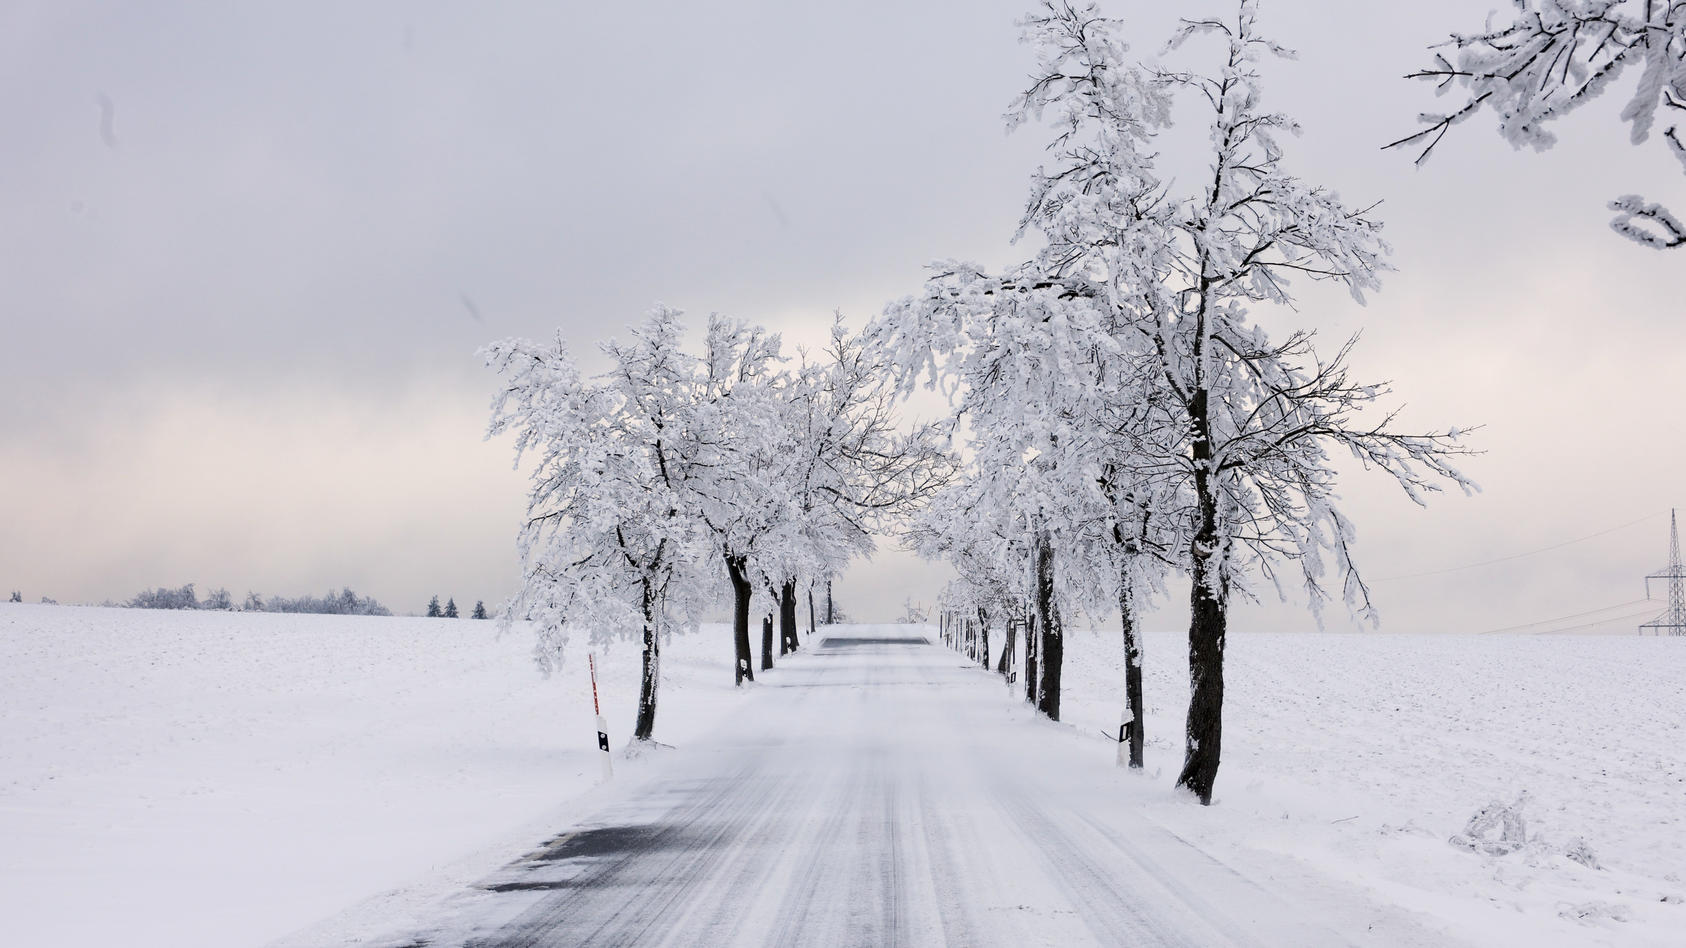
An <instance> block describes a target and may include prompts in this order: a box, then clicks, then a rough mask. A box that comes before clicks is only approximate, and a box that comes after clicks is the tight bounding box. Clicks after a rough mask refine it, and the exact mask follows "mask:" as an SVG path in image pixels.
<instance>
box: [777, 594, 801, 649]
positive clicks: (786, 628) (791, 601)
mask: <svg viewBox="0 0 1686 948" xmlns="http://www.w3.org/2000/svg"><path fill="white" fill-rule="evenodd" d="M797 645H798V643H797V641H796V580H795V579H787V580H785V581H784V588H783V589H780V590H779V654H780V655H788V654H790V653H791V652H794V651H796V647H797Z"/></svg>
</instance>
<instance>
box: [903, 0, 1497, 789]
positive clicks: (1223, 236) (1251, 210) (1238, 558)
mask: <svg viewBox="0 0 1686 948" xmlns="http://www.w3.org/2000/svg"><path fill="white" fill-rule="evenodd" d="M1023 28H1024V35H1025V39H1026V40H1027V41H1028V43H1029V44H1030V45H1031V46H1032V47H1033V48H1034V49H1035V51H1036V57H1037V67H1036V70H1035V72H1034V74H1033V76H1034V78H1033V80H1032V82H1031V83H1030V85H1029V87H1028V89H1027V90H1026V91H1025V92H1024V93H1023V94H1022V95H1021V96H1019V97H1018V99H1017V100H1016V101H1015V102H1014V103H1013V106H1012V109H1011V111H1010V113H1009V117H1008V122H1009V127H1018V126H1021V125H1028V124H1036V123H1045V124H1046V125H1047V127H1048V128H1049V129H1050V130H1051V133H1052V137H1051V140H1050V141H1049V144H1048V149H1047V151H1048V154H1049V155H1050V158H1049V160H1048V163H1047V164H1046V165H1045V166H1043V167H1042V168H1039V169H1038V170H1037V171H1036V173H1035V174H1034V175H1033V176H1032V178H1031V185H1030V193H1029V197H1028V200H1027V201H1026V208H1025V212H1024V216H1023V218H1022V221H1021V223H1020V225H1019V229H1018V236H1020V237H1024V236H1027V235H1029V236H1033V237H1036V238H1039V239H1040V243H1041V248H1040V249H1039V250H1037V252H1036V253H1035V254H1034V255H1033V256H1031V257H1030V259H1028V260H1026V261H1024V262H1023V263H1022V264H1020V265H1018V266H1016V267H1014V268H1013V269H1011V270H1009V271H1007V272H1003V273H991V272H987V271H986V270H984V269H983V268H981V267H978V266H975V265H973V264H969V263H963V262H953V261H949V262H941V263H938V264H936V265H935V267H934V270H935V273H934V275H933V276H932V278H931V279H930V281H929V282H928V283H927V285H926V287H925V289H924V291H923V292H921V293H919V294H917V295H915V296H912V297H909V298H907V299H904V300H902V301H900V302H898V303H895V304H893V305H891V306H890V307H889V308H888V309H887V311H886V312H885V314H884V316H883V317H882V319H881V320H880V321H879V322H878V323H877V324H875V325H874V326H873V327H872V329H871V346H872V347H873V348H874V350H875V351H877V352H879V353H881V355H880V357H879V359H880V361H882V362H883V363H884V364H886V365H889V366H892V367H894V368H895V370H896V371H897V385H898V391H900V392H902V393H907V392H910V391H911V390H912V389H913V388H914V387H915V386H916V385H917V384H919V382H920V380H925V381H926V382H928V383H931V384H935V385H938V386H941V387H943V388H944V389H945V390H946V391H947V392H948V393H949V394H950V397H951V400H952V403H953V404H954V405H955V408H956V425H955V427H956V430H957V431H958V432H960V437H961V438H962V441H963V448H964V450H963V452H962V453H963V456H964V457H966V458H967V459H968V462H969V463H968V464H967V466H966V469H965V476H963V477H961V478H958V479H956V481H955V482H954V483H953V484H951V485H950V486H948V487H947V488H946V489H945V490H944V491H943V493H942V494H941V496H939V497H938V498H936V499H935V500H934V501H933V502H932V503H931V504H930V505H929V506H928V508H927V509H926V511H925V512H924V515H923V516H921V517H920V518H919V519H918V521H917V522H916V524H915V525H914V528H913V530H912V534H911V536H912V540H913V543H914V545H915V547H916V548H917V549H919V550H920V551H922V552H924V553H926V554H928V555H934V556H944V557H946V558H947V559H948V560H949V561H950V562H952V563H953V564H954V566H955V568H956V571H957V572H958V574H959V578H958V579H957V581H956V582H955V584H954V585H953V586H952V587H951V588H950V589H949V590H948V593H947V595H946V597H945V605H946V608H947V609H948V610H950V611H954V610H956V609H962V610H964V611H965V613H966V615H967V616H968V617H971V616H973V615H975V616H976V621H977V622H979V623H980V624H982V625H983V626H984V627H985V636H986V637H987V627H988V626H989V625H991V624H992V623H999V624H1001V625H1002V626H1004V627H1005V628H1007V629H1017V628H1019V627H1020V626H1021V625H1022V626H1023V627H1024V628H1026V629H1033V630H1034V634H1033V635H1031V636H1028V637H1027V641H1026V642H1025V658H1026V687H1027V698H1028V699H1029V700H1031V701H1033V702H1034V703H1035V704H1036V706H1037V707H1038V708H1039V709H1040V710H1041V711H1042V712H1044V713H1046V714H1047V715H1048V716H1050V717H1054V718H1057V717H1058V716H1059V712H1060V668H1061V663H1062V658H1063V651H1064V648H1065V645H1066V643H1065V637H1064V634H1063V632H1064V625H1063V619H1062V612H1063V611H1065V610H1071V609H1081V610H1083V611H1086V612H1090V613H1094V612H1099V611H1101V610H1107V611H1110V610H1112V609H1117V610H1118V611H1119V612H1120V613H1121V615H1122V625H1123V628H1122V635H1123V639H1124V645H1125V654H1126V682H1125V689H1126V707H1127V711H1126V714H1125V718H1126V726H1125V734H1124V737H1125V738H1126V739H1127V743H1128V745H1129V763H1130V764H1131V765H1132V766H1137V767H1139V766H1141V763H1142V743H1143V741H1142V726H1141V725H1142V700H1141V651H1140V648H1139V644H1138V641H1137V627H1138V623H1139V621H1140V609H1141V604H1142V603H1143V602H1145V601H1147V600H1148V598H1149V597H1151V595H1152V594H1153V593H1154V592H1155V591H1156V590H1159V589H1161V588H1163V586H1164V583H1165V581H1166V579H1167V577H1168V574H1169V573H1172V572H1176V573H1180V574H1184V575H1187V576H1188V577H1189V580H1190V593H1189V595H1190V606H1191V610H1192V611H1191V619H1190V625H1189V633H1188V648H1189V650H1188V660H1189V674H1190V678H1191V698H1190V704H1189V709H1188V716H1187V726H1186V731H1187V733H1186V750H1185V755H1184V762H1183V767H1182V770H1181V773H1180V774H1179V776H1178V785H1179V786H1182V787H1185V788H1187V789H1188V790H1190V791H1192V792H1193V793H1194V794H1196V795H1197V796H1198V797H1199V799H1200V800H1201V801H1202V802H1203V803H1209V802H1210V801H1211V797H1212V788H1213V783H1214V780H1215V778H1216V775H1217V771H1218V763H1219V754H1220V750H1221V742H1222V733H1223V732H1222V705H1223V688H1224V646H1225V638H1226V635H1227V631H1228V629H1227V626H1228V613H1229V604H1230V602H1231V601H1232V599H1233V597H1234V596H1235V595H1236V594H1238V593H1243V594H1244V593H1246V592H1247V591H1248V587H1247V585H1246V579H1247V576H1248V574H1249V573H1258V574H1262V575H1263V576H1264V577H1265V578H1266V579H1268V580H1269V581H1270V582H1271V583H1273V584H1275V585H1276V586H1277V588H1278V589H1279V590H1280V589H1281V586H1282V579H1283V576H1282V575H1281V568H1282V567H1283V566H1284V565H1291V567H1292V568H1293V570H1294V572H1296V573H1297V578H1298V580H1299V583H1300V585H1301V586H1302V587H1303V589H1304V591H1305V594H1306V595H1307V597H1308V599H1309V601H1310V603H1311V604H1312V606H1313V607H1314V608H1315V607H1317V606H1318V605H1319V604H1320V603H1322V602H1324V601H1326V600H1328V599H1330V598H1331V597H1333V596H1335V595H1339V596H1340V597H1341V598H1342V599H1343V600H1344V601H1345V603H1346V604H1347V605H1348V606H1349V607H1350V608H1353V609H1354V610H1356V611H1358V612H1359V613H1360V614H1364V613H1368V612H1370V603H1369V597H1368V591H1367V590H1366V588H1365V586H1364V583H1363V582H1362V580H1361V579H1360V578H1359V574H1358V571H1357V570H1356V568H1355V567H1354V565H1353V563H1352V560H1351V558H1350V555H1349V554H1350V544H1351V541H1352V537H1353V528H1352V524H1351V523H1350V522H1349V521H1348V520H1347V519H1346V518H1345V517H1344V516H1343V515H1342V514H1341V512H1340V511H1339V509H1338V508H1337V507H1336V505H1335V503H1334V500H1335V495H1334V486H1335V472H1334V468H1333V467H1332V465H1331V454H1332V453H1334V452H1347V453H1350V454H1351V455H1352V456H1354V457H1355V458H1357V459H1358V461H1360V462H1361V463H1362V466H1364V467H1365V468H1367V469H1375V470H1380V471H1383V472H1385V473H1386V474H1388V475H1390V476H1391V477H1392V478H1394V479H1395V480H1396V481H1397V482H1398V483H1399V485H1400V486H1401V487H1402V488H1404V490H1405V491H1406V492H1407V493H1408V494H1409V495H1410V496H1411V497H1412V498H1413V499H1416V500H1418V501H1419V502H1421V501H1422V500H1423V498H1424V496H1425V495H1426V494H1427V493H1429V492H1431V491H1435V490H1438V489H1440V487H1441V486H1442V485H1443V484H1453V485H1457V486H1459V487H1462V488H1464V489H1465V490H1469V489H1473V487H1474V485H1473V484H1472V483H1471V482H1470V481H1468V480H1467V479H1466V478H1465V477H1464V476H1463V475H1462V474H1461V473H1459V472H1458V470H1456V469H1455V468H1454V467H1453V466H1452V463H1451V462H1452V461H1453V460H1454V458H1455V456H1457V455H1460V454H1464V453H1467V450H1468V449H1467V448H1465V447H1464V446H1463V443H1462V441H1461V435H1460V432H1459V431H1457V430H1456V429H1450V430H1442V431H1438V432H1426V433H1408V432H1405V431H1401V430H1400V429H1399V426H1398V424H1397V419H1396V414H1395V413H1393V412H1389V411H1377V410H1375V408H1374V405H1375V403H1376V402H1377V401H1378V400H1380V399H1382V398H1383V397H1384V396H1386V395H1387V394H1388V389H1387V386H1386V385H1384V384H1373V383H1364V382H1358V381H1355V380H1354V379H1353V378H1352V377H1351V376H1350V374H1349V370H1348V358H1349V356H1350V354H1351V352H1352V348H1353V342H1354V341H1355V340H1351V339H1349V340H1347V341H1345V342H1343V343H1341V344H1339V345H1337V346H1335V347H1334V349H1333V351H1332V352H1329V351H1322V350H1320V349H1319V348H1318V347H1317V346H1316V345H1315V339H1314V334H1313V333H1312V332H1311V331H1308V330H1297V329H1296V330H1290V331H1288V332H1286V333H1285V334H1281V335H1273V334H1270V333H1267V332H1266V331H1265V330H1264V329H1263V328H1262V327H1261V325H1260V324H1259V323H1258V322H1256V321H1255V319H1254V317H1255V314H1256V311H1258V310H1260V309H1262V308H1266V307H1268V308H1269V309H1270V310H1272V311H1273V312H1274V313H1275V314H1277V315H1280V314H1282V313H1283V312H1284V311H1287V310H1289V308H1290V307H1291V306H1292V304H1293V303H1294V298H1293V296H1292V293H1291V286H1290V284H1291V281H1292V280H1309V281H1320V282H1329V283H1336V284H1339V285H1341V286H1342V287H1344V288H1345V289H1346V290H1348V291H1349V292H1350V294H1351V296H1352V298H1353V299H1354V300H1355V301H1357V302H1359V303H1362V302H1363V301H1364V294H1366V293H1367V292H1371V291H1374V290H1375V289H1377V288H1378V286H1379V278H1380V276H1381V274H1382V273H1383V272H1384V271H1385V270H1386V269H1387V264H1386V258H1387V255H1388V246H1387V244H1386V243H1384V242H1383V241H1382V239H1381V236H1380V225H1379V224H1378V223H1377V222H1376V221H1375V220H1374V219H1373V218H1372V217H1371V214H1370V209H1369V208H1363V207H1352V206H1349V205H1347V204H1344V203H1343V202H1342V201H1341V200H1340V199H1339V198H1338V197H1337V196H1336V195H1335V194H1334V193H1333V192H1331V191H1329V190H1327V189H1325V188H1323V187H1320V186H1318V185H1316V184H1313V183H1310V182H1307V181H1304V180H1301V179H1300V178H1298V177H1295V176H1294V175H1293V174H1292V173H1290V171H1289V170H1288V169H1287V167H1286V163H1285V161H1284V158H1283V153H1282V150H1281V149H1280V148H1279V147H1278V143H1277V136H1279V135H1281V134H1284V133H1289V132H1292V131H1293V129H1294V126H1293V123H1292V122H1291V121H1290V120H1289V119H1288V118H1287V117H1286V116H1284V115H1281V114H1278V113H1274V112H1270V111H1267V110H1265V109H1264V108H1263V107H1262V104H1261V103H1262V101H1263V99H1262V89H1261V82H1260V75H1259V72H1258V63H1259V62H1260V60H1262V59H1264V58H1266V57H1273V56H1281V55H1285V54H1286V50H1284V49H1283V48H1282V47H1280V46H1278V45H1277V44H1276V43H1274V42H1272V41H1270V40H1268V39H1266V38H1265V37H1264V35H1263V34H1261V32H1260V31H1259V28H1258V24H1257V9H1256V4H1255V3H1254V2H1253V0H1242V2H1240V3H1238V4H1237V5H1236V9H1235V12H1234V14H1233V15H1231V16H1228V17H1225V18H1223V19H1205V20H1185V21H1183V24H1182V26H1181V28H1180V29H1179V30H1178V31H1177V33H1176V34H1175V36H1174V37H1173V38H1172V41H1171V45H1170V48H1169V50H1168V54H1169V55H1173V56H1188V57H1190V58H1197V59H1200V60H1202V61H1204V62H1206V63H1208V64H1209V67H1208V68H1204V69H1192V70H1188V71H1178V70H1171V69H1166V68H1158V67H1150V66H1147V65H1144V64H1142V63H1139V62H1137V61H1135V60H1134V59H1132V58H1131V57H1130V54H1129V50H1128V47H1127V46H1126V45H1125V43H1124V41H1123V39H1122V29H1121V26H1120V24H1119V23H1118V22H1117V21H1114V20H1109V19H1105V18H1103V17H1102V16H1101V15H1100V13H1099V12H1098V10H1097V8H1096V7H1095V6H1094V5H1093V4H1091V3H1068V2H1052V0H1050V2H1046V3H1044V4H1043V6H1042V7H1041V9H1040V10H1038V11H1037V12H1036V13H1034V14H1033V15H1032V16H1030V17H1029V18H1028V19H1026V20H1025V21H1024V22H1023ZM1185 46H1186V47H1187V50H1186V51H1184V52H1178V51H1179V50H1184V47H1185ZM1185 109H1192V110H1195V111H1197V112H1199V113H1202V114H1203V116H1204V117H1203V119H1202V120H1201V121H1202V122H1203V124H1205V125H1206V128H1207V132H1208V134H1207V136H1206V138H1205V139H1204V142H1205V147H1206V151H1207V155H1206V159H1207V165H1206V168H1205V169H1204V173H1203V174H1201V175H1198V176H1197V175H1195V174H1193V173H1191V169H1188V168H1183V169H1176V170H1174V171H1170V172H1161V171H1160V169H1159V168H1158V167H1157V165H1156V161H1157V160H1158V156H1159V154H1160V153H1161V151H1162V149H1163V145H1164V143H1163V142H1162V141H1161V139H1162V136H1163V135H1164V134H1165V133H1166V132H1168V131H1169V130H1170V129H1171V127H1172V123H1173V118H1174V117H1176V116H1178V115H1180V114H1181V112H1182V110H1185ZM1021 617H1022V620H1021ZM1009 634H1011V633H1009ZM1003 670H1005V667H1003Z"/></svg>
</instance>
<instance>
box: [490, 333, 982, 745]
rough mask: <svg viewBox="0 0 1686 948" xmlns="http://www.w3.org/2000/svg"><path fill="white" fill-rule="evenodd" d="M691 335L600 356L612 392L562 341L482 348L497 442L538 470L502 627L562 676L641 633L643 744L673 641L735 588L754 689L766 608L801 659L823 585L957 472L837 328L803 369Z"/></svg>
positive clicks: (737, 637) (709, 336)
mask: <svg viewBox="0 0 1686 948" xmlns="http://www.w3.org/2000/svg"><path fill="white" fill-rule="evenodd" d="M683 330H684V325H683V322H682V320H681V314H680V313H679V311H677V310H674V309H670V308H667V307H662V306H658V307H657V308H656V309H655V310H654V311H652V312H651V314H650V315H649V317H648V319H646V320H645V322H644V323H643V324H642V326H641V327H640V328H639V329H637V330H636V331H634V332H633V333H632V338H631V340H630V341H629V342H624V343H623V342H619V341H613V342H609V343H608V344H606V345H605V346H604V347H603V351H604V353H605V354H606V355H607V356H608V359H609V362H610V366H611V367H610V369H609V370H608V371H607V372H605V373H604V374H602V375H600V376H597V377H586V376H584V375H582V373H581V371H580V369H579V367H578V364H577V363H576V361H575V360H574V358H573V356H572V355H571V354H570V352H569V350H568V347H567V345H566V343H565V342H564V340H562V339H561V338H560V337H558V338H557V339H556V340H555V341H554V342H551V343H537V342H531V341H527V340H518V339H516V340H506V341H503V342H499V343H495V344H494V345H492V346H490V347H488V349H487V350H486V356H487V360H488V363H489V365H491V367H492V368H494V369H495V370H496V371H498V372H499V373H500V374H501V375H502V377H503V378H504V382H505V384H504V386H503V388H502V389H501V390H500V392H499V393H498V395H497V396H496V397H495V399H494V401H493V407H492V421H491V425H490V428H489V430H488V437H492V436H496V435H500V434H504V433H510V434H512V435H513V436H514V439H515V452H516V464H517V465H518V466H519V465H520V464H521V462H522V460H523V458H528V457H531V458H532V459H533V466H532V475H531V492H530V495H529V501H528V517H527V521H526V524H525V526H524V527H523V529H522V530H521V533H520V537H519V550H520V555H521V562H522V582H521V585H520V589H519V591H518V592H517V593H516V595H515V596H514V597H513V598H512V600H511V601H510V603H509V606H508V608H506V609H505V610H504V612H503V621H505V622H509V621H513V620H514V619H516V618H526V619H530V620H532V621H533V624H534V626H535V628H536V630H537V633H538V644H537V649H536V655H537V658H538V661H539V663H540V665H541V667H543V668H545V669H546V670H549V669H551V668H553V667H555V665H556V664H557V663H558V662H559V661H560V660H561V657H562V654H563V650H564V648H565V646H566V645H567V643H568V640H569V636H570V635H571V634H573V633H575V632H582V633H584V634H587V635H588V636H589V637H590V639H591V640H592V641H593V642H594V643H595V642H606V641H609V640H612V639H614V638H618V637H623V636H628V635H631V634H636V635H637V636H638V637H639V638H640V639H641V641H642V645H643V666H642V682H641V687H640V693H639V699H638V716H637V721H636V724H635V725H634V729H633V730H634V737H635V739H637V740H650V739H651V737H652V735H653V733H654V729H655V719H656V698H657V686H658V683H659V681H660V655H661V643H662V639H663V637H664V636H666V635H667V634H669V633H671V632H674V631H684V630H688V629H692V628H694V627H695V626H696V625H697V623H698V620H699V617H700V615H701V613H702V611H703V610H704V609H705V608H706V607H707V605H708V604H709V603H711V602H713V601H715V600H716V599H717V598H718V596H717V592H718V591H719V590H720V589H721V587H722V585H724V586H725V587H726V588H727V589H728V590H729V595H730V600H731V603H732V640H733V647H734V650H735V663H734V666H735V669H736V671H735V675H736V681H737V682H738V683H740V684H741V683H743V682H744V681H750V680H753V679H754V677H755V670H756V662H755V656H754V654H753V652H752V650H751V643H750V637H749V617H750V611H751V610H750V606H751V599H752V598H753V596H754V595H755V594H756V592H757V591H758V590H763V591H765V592H766V593H767V594H768V595H770V596H771V597H772V598H773V599H774V600H775V601H776V602H777V603H778V608H777V612H778V615H779V625H780V635H779V641H780V643H781V651H789V650H790V649H793V648H795V647H797V646H798V644H799V643H798V640H797V631H796V608H797V596H798V595H799V594H800V593H806V594H807V595H808V596H809V608H810V614H812V610H813V604H812V603H813V600H812V596H813V593H814V589H815V587H816V586H819V587H820V588H822V589H823V588H825V586H826V584H827V583H828V582H829V581H830V578H831V577H832V576H834V575H836V574H837V572H838V571H840V570H841V569H842V568H843V566H844V565H845V564H846V563H847V562H848V561H849V560H850V559H851V558H853V557H855V556H859V555H864V554H868V553H870V552H871V551H872V550H873V547H874V541H873V536H874V534H875V533H877V532H882V531H884V530H886V529H888V528H889V526H890V523H891V519H892V518H894V517H896V516H899V515H903V514H906V513H907V512H909V511H912V510H915V509H917V507H918V506H919V504H920V503H922V502H923V500H924V499H926V498H928V497H930V496H931V495H932V493H933V491H934V490H935V489H936V488H938V487H940V486H942V485H943V484H944V483H946V482H947V480H948V479H949V477H950V475H951V473H952V471H953V470H954V467H955V465H954V462H953V461H952V460H951V459H950V457H949V456H948V454H947V453H946V451H945V444H946V437H945V432H944V431H943V430H942V429H940V428H939V427H936V426H931V425H923V426H916V427H914V428H912V430H910V431H902V430H899V429H898V428H897V426H896V423H895V417H894V414H893V411H892V408H893V402H894V392H893V389H892V388H891V387H890V386H889V385H888V384H886V382H885V381H884V380H885V379H886V378H888V377H889V371H888V367H887V366H884V365H881V364H879V363H877V362H875V361H873V359H874V355H873V354H872V353H871V352H869V350H867V349H865V348H864V347H863V346H862V345H861V343H860V342H859V340H857V339H855V338H853V337H851V336H850V334H849V333H848V332H847V331H846V330H845V328H844V326H843V324H842V322H841V320H840V319H839V320H837V321H835V322H834V323H833V327H832V332H831V336H830V343H829V345H828V346H827V347H826V349H825V350H824V351H823V352H819V353H814V354H812V355H810V354H808V353H799V354H798V355H797V357H796V359H795V361H794V363H793V362H792V361H791V360H790V359H787V358H786V357H785V356H784V354H783V352H782V347H781V340H780V338H779V337H778V336H777V335H773V334H769V333H767V332H765V331H764V330H762V329H759V328H755V327H750V326H745V325H742V324H740V323H737V322H733V321H731V320H727V319H723V318H720V317H711V318H710V320H709V323H708V327H707V332H706V336H705V340H704V344H703V348H702V351H701V352H700V353H693V352H691V351H688V350H687V349H686V348H685V345H684V343H683V338H682V337H683ZM723 581H724V582H723ZM634 630H636V631H635V632H634ZM772 642H773V638H772V635H771V634H770V633H769V634H767V635H766V636H764V637H763V640H762V650H761V656H760V667H761V668H762V669H767V668H771V667H772V666H773V660H774V659H773V647H772Z"/></svg>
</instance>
